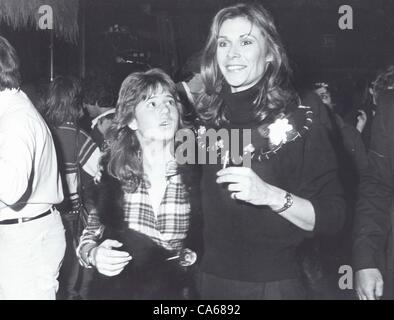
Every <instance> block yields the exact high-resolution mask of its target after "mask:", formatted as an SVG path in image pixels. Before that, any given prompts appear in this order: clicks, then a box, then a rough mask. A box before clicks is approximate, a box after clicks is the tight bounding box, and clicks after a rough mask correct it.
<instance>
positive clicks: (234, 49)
mask: <svg viewBox="0 0 394 320" xmlns="http://www.w3.org/2000/svg"><path fill="white" fill-rule="evenodd" d="M227 56H228V57H229V58H234V57H239V56H240V53H239V47H238V46H237V45H236V44H232V45H231V46H230V48H229V49H228V52H227Z"/></svg>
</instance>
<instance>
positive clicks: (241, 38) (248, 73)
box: [216, 17, 272, 92]
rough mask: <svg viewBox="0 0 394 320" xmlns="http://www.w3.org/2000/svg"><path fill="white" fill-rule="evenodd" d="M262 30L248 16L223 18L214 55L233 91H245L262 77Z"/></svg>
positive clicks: (264, 59)
mask: <svg viewBox="0 0 394 320" xmlns="http://www.w3.org/2000/svg"><path fill="white" fill-rule="evenodd" d="M267 52H268V49H267V43H266V41H265V38H264V36H263V35H262V33H261V32H260V31H259V30H258V29H257V27H256V26H254V25H253V24H252V23H251V22H250V21H249V20H248V19H246V18H244V17H237V18H233V19H228V20H225V21H224V22H223V23H222V25H221V27H220V29H219V36H218V42H217V52H216V58H217V62H218V65H219V68H220V71H221V72H222V74H223V76H224V79H225V80H226V81H227V83H228V84H229V85H230V87H231V91H232V92H239V91H243V90H246V89H248V88H250V87H252V86H253V85H254V84H256V83H257V82H258V81H259V80H260V79H261V78H262V76H263V74H264V71H265V68H266V64H267V61H269V60H272V59H271V57H270V55H268V53H267Z"/></svg>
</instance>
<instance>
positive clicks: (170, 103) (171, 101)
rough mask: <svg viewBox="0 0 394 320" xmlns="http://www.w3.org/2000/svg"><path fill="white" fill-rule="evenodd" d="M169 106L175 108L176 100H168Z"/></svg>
mask: <svg viewBox="0 0 394 320" xmlns="http://www.w3.org/2000/svg"><path fill="white" fill-rule="evenodd" d="M167 104H168V105H169V106H175V101H174V100H168V101H167Z"/></svg>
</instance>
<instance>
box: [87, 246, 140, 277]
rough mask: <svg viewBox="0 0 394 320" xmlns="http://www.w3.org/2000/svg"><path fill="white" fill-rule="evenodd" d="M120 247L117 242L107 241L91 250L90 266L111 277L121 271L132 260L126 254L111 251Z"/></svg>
mask: <svg viewBox="0 0 394 320" xmlns="http://www.w3.org/2000/svg"><path fill="white" fill-rule="evenodd" d="M122 245H123V244H122V243H120V242H119V241H116V240H110V239H107V240H105V241H104V242H102V243H101V244H100V245H99V246H98V247H96V248H94V249H92V253H91V254H92V264H93V265H94V266H95V267H96V268H97V271H98V272H100V273H102V274H104V275H106V276H109V277H112V276H116V275H118V274H119V273H121V272H122V271H123V269H124V268H125V267H126V266H127V264H128V263H129V262H130V260H131V259H132V258H131V256H130V255H129V254H128V252H125V251H118V250H113V249H112V248H119V247H121V246H122Z"/></svg>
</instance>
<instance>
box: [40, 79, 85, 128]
mask: <svg viewBox="0 0 394 320" xmlns="http://www.w3.org/2000/svg"><path fill="white" fill-rule="evenodd" d="M82 97H83V96H82V86H81V82H80V81H79V80H78V79H77V78H75V77H73V76H57V77H56V78H55V79H53V81H52V82H51V83H50V84H49V87H48V91H47V96H46V99H45V109H46V113H45V117H46V119H47V120H48V122H49V123H50V124H51V125H53V126H60V125H62V124H65V123H66V122H72V123H77V121H78V120H79V119H80V118H81V116H82V114H83V113H82Z"/></svg>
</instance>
